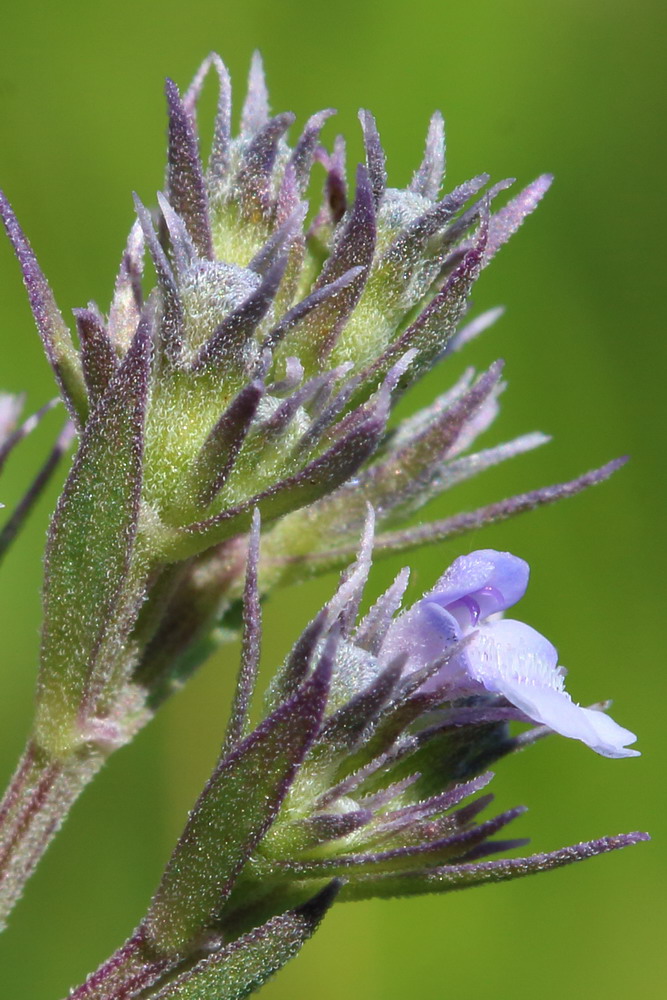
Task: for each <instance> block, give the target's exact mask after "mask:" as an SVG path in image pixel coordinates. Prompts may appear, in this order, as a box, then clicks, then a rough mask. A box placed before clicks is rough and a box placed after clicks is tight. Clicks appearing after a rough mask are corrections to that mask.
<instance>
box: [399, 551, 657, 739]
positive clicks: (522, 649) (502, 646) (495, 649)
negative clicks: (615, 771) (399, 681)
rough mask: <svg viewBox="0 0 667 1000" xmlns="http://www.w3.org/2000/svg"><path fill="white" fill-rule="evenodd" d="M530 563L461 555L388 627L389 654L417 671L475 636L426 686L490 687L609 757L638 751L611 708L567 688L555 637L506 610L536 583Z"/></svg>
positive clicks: (454, 694) (461, 692) (456, 693)
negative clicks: (586, 704) (588, 704)
mask: <svg viewBox="0 0 667 1000" xmlns="http://www.w3.org/2000/svg"><path fill="white" fill-rule="evenodd" d="M528 576H529V568H528V564H527V563H526V562H524V560H523V559H519V558H518V557H517V556H513V555H511V554H510V553H509V552H496V551H495V550H493V549H481V550H479V551H477V552H473V553H471V554H470V555H467V556H461V557H460V558H459V559H457V560H455V562H454V563H452V565H451V566H450V567H449V569H448V570H447V571H446V572H445V573H444V574H443V576H441V577H440V579H439V580H438V582H437V584H436V585H435V587H434V588H433V590H431V591H430V592H429V593H428V594H426V595H425V596H424V597H423V598H422V599H421V600H420V601H418V602H417V604H415V605H414V606H413V607H412V608H410V609H409V610H408V611H406V612H405V613H404V614H403V615H401V616H399V617H398V618H397V619H396V621H395V622H394V623H393V624H392V625H391V626H390V628H389V629H388V631H387V635H386V638H385V641H384V643H383V646H382V654H381V658H382V661H383V662H389V661H390V660H391V659H392V658H393V657H394V656H396V655H398V654H399V653H401V652H403V653H405V652H407V653H408V659H407V662H406V666H405V670H406V671H407V672H409V673H411V672H413V671H415V670H418V669H420V668H422V667H425V666H427V665H428V664H429V663H433V662H434V661H436V660H437V659H438V658H440V657H442V655H443V653H445V652H446V651H447V650H448V649H451V647H452V646H453V645H454V644H455V643H457V642H460V641H461V640H462V639H464V638H467V640H468V641H467V643H466V645H465V647H464V648H463V649H462V651H461V652H460V653H459V654H458V655H456V656H454V657H453V658H451V659H450V660H449V661H448V662H447V664H446V665H445V666H444V667H442V668H441V670H439V671H438V673H437V674H435V675H434V676H433V677H432V678H431V679H430V680H429V681H428V682H427V684H426V685H425V687H426V688H427V689H430V690H434V689H436V688H438V689H440V688H444V689H445V690H446V693H447V697H448V698H450V699H454V698H458V697H465V696H467V695H473V694H480V693H484V692H487V693H490V694H497V695H500V696H502V697H503V698H505V699H506V700H507V701H509V702H510V703H511V704H512V705H514V706H515V707H516V708H518V709H519V711H520V712H521V713H522V714H523V715H525V716H526V717H528V718H529V719H531V720H533V721H534V722H537V723H540V724H541V725H544V726H548V727H549V729H553V730H554V731H555V732H557V733H560V734H561V735H562V736H568V737H570V738H572V739H577V740H581V741H582V742H583V743H586V744H587V745H588V746H589V747H591V749H593V750H595V751H596V752H597V753H599V754H602V756H604V757H635V756H637V755H638V751H637V750H630V749H627V746H626V744H628V743H633V742H634V741H635V739H636V736H635V735H634V733H631V732H630V731H629V730H627V729H623V728H622V727H621V726H619V725H618V724H617V723H615V722H614V721H613V719H611V718H609V716H608V715H605V714H604V712H600V711H596V710H594V709H590V708H582V707H581V706H580V705H577V704H576V703H575V702H573V701H572V698H571V697H570V695H569V694H568V693H567V691H566V690H565V687H564V676H565V671H564V669H563V668H562V667H559V666H558V653H557V652H556V649H555V648H554V646H552V644H551V643H550V642H549V640H548V639H545V637H544V636H543V635H540V633H539V632H536V631H535V629H533V628H531V627H530V626H529V625H525V624H524V623H523V622H519V621H513V620H511V619H503V618H500V617H499V613H500V612H503V611H505V610H506V609H507V608H509V607H511V606H512V605H513V604H516V602H517V601H518V600H520V599H521V597H523V595H524V593H525V591H526V587H527V586H528Z"/></svg>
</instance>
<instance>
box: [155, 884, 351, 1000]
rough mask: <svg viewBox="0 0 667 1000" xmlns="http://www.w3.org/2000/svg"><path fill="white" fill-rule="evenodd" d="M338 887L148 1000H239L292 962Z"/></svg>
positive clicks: (200, 965)
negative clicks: (287, 963) (290, 960)
mask: <svg viewBox="0 0 667 1000" xmlns="http://www.w3.org/2000/svg"><path fill="white" fill-rule="evenodd" d="M340 886H341V882H339V881H338V880H333V881H332V882H330V883H329V885H327V886H326V887H325V888H324V889H323V890H322V891H321V892H319V893H318V894H317V895H316V896H314V897H313V898H312V899H311V900H309V901H308V902H307V903H305V904H304V905H303V906H299V907H298V908H297V909H295V910H289V911H288V912H287V913H282V914H280V916H277V917H273V918H272V919H271V920H269V921H268V922H267V923H265V924H263V925H262V926H261V927H257V928H256V929H255V930H252V931H250V932H249V933H248V934H244V935H243V937H240V938H239V939H238V940H237V941H234V942H232V944H229V945H227V946H226V947H224V948H221V949H220V950H219V951H217V952H215V954H213V955H210V956H209V957H208V958H205V959H203V960H202V961H201V962H198V963H197V965H195V966H194V968H193V969H190V970H189V971H188V972H185V973H183V974H182V975H180V976H179V977H178V978H177V979H175V980H174V981H173V982H172V983H170V984H169V985H168V986H165V987H164V988H163V989H161V990H160V991H159V992H158V993H156V994H155V995H154V1000H171V998H178V1000H243V997H247V996H248V995H249V994H250V993H254V992H255V991H256V990H258V989H259V988H260V986H262V985H263V984H264V983H265V982H266V981H267V979H269V978H270V977H271V976H272V975H273V974H274V973H275V972H277V971H278V969H280V968H281V967H282V966H283V965H285V963H286V962H288V961H289V959H290V958H293V957H294V956H295V955H296V954H297V952H298V951H299V950H300V948H301V947H302V945H303V944H305V942H306V941H307V940H308V938H309V937H311V935H312V934H313V933H314V931H315V930H316V929H317V926H318V924H319V923H320V921H321V920H322V917H323V916H324V914H325V913H326V911H327V910H328V909H329V907H330V906H331V904H332V903H333V901H334V899H335V897H336V895H337V893H338V891H339V889H340Z"/></svg>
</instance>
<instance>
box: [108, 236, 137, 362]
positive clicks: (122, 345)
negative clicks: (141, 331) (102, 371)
mask: <svg viewBox="0 0 667 1000" xmlns="http://www.w3.org/2000/svg"><path fill="white" fill-rule="evenodd" d="M144 243H145V240H144V234H143V230H142V228H141V225H140V223H139V221H138V220H135V222H134V224H133V226H132V229H131V230H130V235H129V236H128V238H127V245H126V247H125V250H124V252H123V256H122V258H121V262H120V268H119V271H118V276H117V277H116V287H115V289H114V295H113V301H112V303H111V309H110V310H109V325H108V329H109V338H110V340H111V342H112V344H113V345H114V347H115V349H116V350H117V351H118V353H119V354H125V352H126V351H127V349H128V347H129V346H130V344H131V343H132V338H133V337H134V334H135V333H136V329H137V325H138V323H139V320H140V318H141V307H142V305H143V293H142V290H141V277H142V275H143V272H144Z"/></svg>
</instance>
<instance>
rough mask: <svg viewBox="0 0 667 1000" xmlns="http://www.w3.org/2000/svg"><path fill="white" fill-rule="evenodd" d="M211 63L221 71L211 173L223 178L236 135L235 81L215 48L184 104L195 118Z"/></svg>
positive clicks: (194, 80)
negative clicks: (233, 85)
mask: <svg viewBox="0 0 667 1000" xmlns="http://www.w3.org/2000/svg"><path fill="white" fill-rule="evenodd" d="M211 66H212V67H213V68H214V69H215V71H216V73H217V74H218V80H219V90H218V105H217V109H216V115H215V125H214V126H213V144H212V146H211V156H210V159H209V163H208V173H209V177H210V179H211V180H212V181H217V182H219V181H221V180H222V178H223V177H224V176H225V174H226V172H227V168H228V166H229V147H230V142H231V137H232V122H231V118H232V85H231V80H230V77H229V73H228V71H227V67H226V66H225V64H224V63H223V61H222V59H221V58H220V56H219V55H218V54H217V52H211V54H210V55H208V56H207V57H206V59H205V60H204V62H203V63H202V64H201V66H200V67H199V69H198V70H197V73H196V74H195V77H194V79H193V81H192V83H191V84H190V86H189V87H188V89H187V91H186V92H185V94H184V95H183V107H184V108H185V110H186V112H187V114H188V115H189V116H190V118H191V119H192V120H193V122H194V121H195V116H196V109H197V104H198V101H199V97H200V95H201V91H202V88H203V85H204V80H205V79H206V76H207V74H208V71H209V70H210V68H211Z"/></svg>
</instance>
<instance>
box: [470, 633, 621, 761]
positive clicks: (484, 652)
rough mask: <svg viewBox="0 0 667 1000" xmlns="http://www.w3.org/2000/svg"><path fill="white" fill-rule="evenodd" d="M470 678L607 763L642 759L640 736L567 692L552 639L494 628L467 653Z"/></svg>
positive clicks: (476, 640) (479, 634) (478, 639)
mask: <svg viewBox="0 0 667 1000" xmlns="http://www.w3.org/2000/svg"><path fill="white" fill-rule="evenodd" d="M466 654H467V658H468V663H469V669H470V676H471V678H472V679H473V680H475V681H477V682H478V683H480V684H481V685H482V686H483V687H484V688H485V689H486V690H487V691H490V692H492V693H494V694H500V695H502V696H503V697H505V698H506V699H507V700H508V701H510V702H511V703H512V704H513V705H514V706H515V707H516V708H518V709H520V710H521V711H522V712H523V713H524V714H525V715H527V716H528V717H529V718H530V719H532V720H533V721H534V722H539V723H541V724H542V725H545V726H548V727H549V728H550V729H553V730H554V732H557V733H560V734H561V736H567V737H569V738H570V739H575V740H581V741H582V743H585V744H586V745H587V746H589V747H590V748H591V749H592V750H595V752H596V753H599V754H601V755H602V756H603V757H636V756H638V751H636V750H629V749H627V748H626V746H625V744H627V743H633V742H634V741H635V739H636V736H635V735H634V733H631V732H630V731H629V730H627V729H623V728H622V727H621V726H619V725H617V723H615V722H614V720H613V719H611V718H609V716H606V715H604V714H603V713H601V712H596V711H594V710H592V709H589V708H582V707H581V706H580V705H577V704H575V703H574V702H573V701H572V699H571V697H570V695H569V694H568V693H567V691H565V688H564V684H563V676H564V675H563V671H562V669H561V668H559V667H558V654H557V652H556V650H555V648H554V647H553V646H552V645H551V643H550V642H549V641H548V639H545V638H544V636H543V635H540V633H539V632H536V631H535V629H532V628H531V627H530V626H529V625H525V624H524V623H523V622H516V621H511V620H505V621H498V622H491V623H489V624H488V625H484V626H482V627H481V628H479V629H478V630H477V632H476V634H475V638H474V639H473V640H472V642H471V643H470V644H469V645H468V647H467V650H466Z"/></svg>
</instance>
